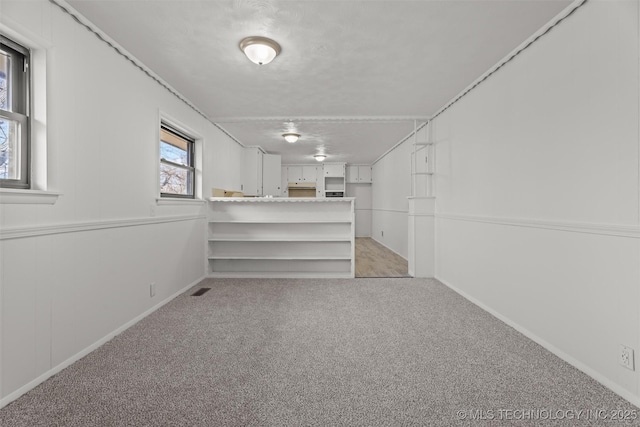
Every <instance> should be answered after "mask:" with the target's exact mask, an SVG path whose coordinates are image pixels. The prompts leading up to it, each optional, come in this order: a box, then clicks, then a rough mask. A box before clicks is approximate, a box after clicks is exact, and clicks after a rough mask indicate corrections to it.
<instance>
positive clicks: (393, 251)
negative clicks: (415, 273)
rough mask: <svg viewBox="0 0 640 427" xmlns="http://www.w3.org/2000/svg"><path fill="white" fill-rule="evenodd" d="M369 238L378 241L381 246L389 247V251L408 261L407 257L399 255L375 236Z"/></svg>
mask: <svg viewBox="0 0 640 427" xmlns="http://www.w3.org/2000/svg"><path fill="white" fill-rule="evenodd" d="M371 239H373V241H374V242H376V243H380V244H381V245H382V246H384V247H385V248H387V249H389V250H390V251H391V252H393V253H394V254H396V255H398V256H399V257H400V258H402V259H403V260H405V261H407V262H408V260H407V257H405V256H402V255H400V254H399V253H398V252H396V251H394V250H393V249H391V248H390V247H389V246H387V245H385V244H384V243H382V242H381V241H380V240H378V239H376V238H375V237H371Z"/></svg>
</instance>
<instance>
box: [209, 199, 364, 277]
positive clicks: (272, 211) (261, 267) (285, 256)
mask: <svg viewBox="0 0 640 427" xmlns="http://www.w3.org/2000/svg"><path fill="white" fill-rule="evenodd" d="M207 209H208V213H207V216H208V224H207V234H208V235H207V260H206V262H207V269H208V274H209V276H210V277H283V278H284V277H327V278H328V277H354V272H355V268H354V242H355V241H354V236H355V229H354V199H353V198H329V199H325V198H229V197H220V198H211V199H210V201H209V203H208V207H207Z"/></svg>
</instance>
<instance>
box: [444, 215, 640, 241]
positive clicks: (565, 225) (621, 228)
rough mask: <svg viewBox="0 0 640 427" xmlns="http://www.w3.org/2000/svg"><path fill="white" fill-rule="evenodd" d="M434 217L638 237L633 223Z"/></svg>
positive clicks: (464, 216)
mask: <svg viewBox="0 0 640 427" xmlns="http://www.w3.org/2000/svg"><path fill="white" fill-rule="evenodd" d="M435 217H436V218H437V219H448V220H453V221H468V222H482V223H488V224H497V225H506V226H512V227H527V228H541V229H546V230H556V231H565V232H571V233H582V234H600V235H604V236H615V237H626V238H631V239H640V226H634V225H615V224H597V223H586V222H573V221H571V222H569V221H546V220H534V219H527V218H506V217H494V216H480V215H465V214H452V213H436V215H435Z"/></svg>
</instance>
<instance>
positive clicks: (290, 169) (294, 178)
mask: <svg viewBox="0 0 640 427" xmlns="http://www.w3.org/2000/svg"><path fill="white" fill-rule="evenodd" d="M287 182H302V166H287Z"/></svg>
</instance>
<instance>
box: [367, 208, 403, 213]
mask: <svg viewBox="0 0 640 427" xmlns="http://www.w3.org/2000/svg"><path fill="white" fill-rule="evenodd" d="M371 210H372V211H382V212H398V213H405V214H408V213H409V211H408V210H406V209H380V208H371Z"/></svg>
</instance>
